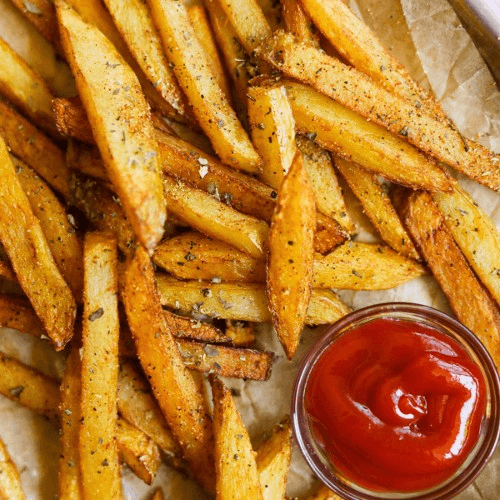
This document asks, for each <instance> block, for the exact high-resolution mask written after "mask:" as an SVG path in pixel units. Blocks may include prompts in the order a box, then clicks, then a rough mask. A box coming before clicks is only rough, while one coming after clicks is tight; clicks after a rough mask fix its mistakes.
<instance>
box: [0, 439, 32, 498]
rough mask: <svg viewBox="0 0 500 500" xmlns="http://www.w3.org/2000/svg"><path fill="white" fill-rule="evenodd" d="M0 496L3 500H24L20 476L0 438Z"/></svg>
mask: <svg viewBox="0 0 500 500" xmlns="http://www.w3.org/2000/svg"><path fill="white" fill-rule="evenodd" d="M0 498H2V499H5V500H24V499H25V498H26V497H25V496H24V493H23V488H22V486H21V476H20V475H19V471H18V470H17V467H16V465H15V464H14V462H13V461H12V459H11V458H10V455H9V452H8V451H7V446H5V443H4V442H3V441H2V440H1V439H0Z"/></svg>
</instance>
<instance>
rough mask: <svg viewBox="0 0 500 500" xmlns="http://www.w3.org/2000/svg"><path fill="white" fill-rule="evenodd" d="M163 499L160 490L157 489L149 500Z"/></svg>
mask: <svg viewBox="0 0 500 500" xmlns="http://www.w3.org/2000/svg"><path fill="white" fill-rule="evenodd" d="M164 499H165V497H164V496H163V491H162V489H161V488H158V489H157V490H156V491H155V492H154V493H153V496H152V497H151V500H164Z"/></svg>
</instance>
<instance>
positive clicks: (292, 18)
mask: <svg viewBox="0 0 500 500" xmlns="http://www.w3.org/2000/svg"><path fill="white" fill-rule="evenodd" d="M281 3H282V6H283V8H282V13H283V22H284V24H285V29H286V31H287V32H288V33H291V34H292V35H293V36H294V37H296V38H297V39H298V40H303V41H304V42H308V43H310V44H311V45H313V46H314V47H319V33H318V32H317V30H316V27H315V26H314V24H313V22H312V21H311V18H310V17H309V16H308V15H307V14H306V12H305V11H304V8H303V7H302V4H301V3H300V0H281Z"/></svg>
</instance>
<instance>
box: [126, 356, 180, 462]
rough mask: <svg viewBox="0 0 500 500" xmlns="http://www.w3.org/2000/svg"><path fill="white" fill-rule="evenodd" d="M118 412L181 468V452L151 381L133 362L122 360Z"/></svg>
mask: <svg viewBox="0 0 500 500" xmlns="http://www.w3.org/2000/svg"><path fill="white" fill-rule="evenodd" d="M118 411H119V412H120V414H121V415H122V417H123V418H124V419H125V420H127V421H128V422H130V423H131V424H132V425H134V426H135V427H137V428H138V429H140V430H141V431H142V432H144V433H145V434H146V435H147V436H149V437H150V438H151V439H152V440H153V441H154V442H155V443H156V444H157V445H158V446H159V447H160V448H161V450H162V451H163V453H165V455H166V456H167V458H168V459H169V461H170V462H171V463H173V464H175V465H177V466H179V465H180V458H181V456H182V453H181V449H180V447H179V445H178V444H177V442H176V441H175V439H174V437H173V436H172V433H171V432H170V429H169V428H168V425H167V422H165V417H164V416H163V414H162V412H161V410H160V408H159V406H158V403H157V402H156V400H155V399H154V398H153V396H152V394H151V392H150V387H149V386H148V383H147V381H146V380H145V379H144V377H143V376H142V375H141V373H140V372H139V371H138V370H137V368H136V367H135V366H134V364H133V363H132V362H131V361H130V360H122V362H121V363H120V371H119V374H118Z"/></svg>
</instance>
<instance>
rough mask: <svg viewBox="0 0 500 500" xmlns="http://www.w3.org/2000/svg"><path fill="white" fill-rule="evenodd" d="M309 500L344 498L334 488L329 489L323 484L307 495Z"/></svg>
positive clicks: (337, 499)
mask: <svg viewBox="0 0 500 500" xmlns="http://www.w3.org/2000/svg"><path fill="white" fill-rule="evenodd" d="M307 500H342V499H341V498H340V497H339V496H338V495H336V494H335V493H334V492H333V491H332V490H329V489H328V488H327V487H326V486H325V485H324V484H322V485H321V486H320V487H319V488H318V489H317V490H316V491H315V492H314V493H313V494H312V495H310V496H308V497H307Z"/></svg>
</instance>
